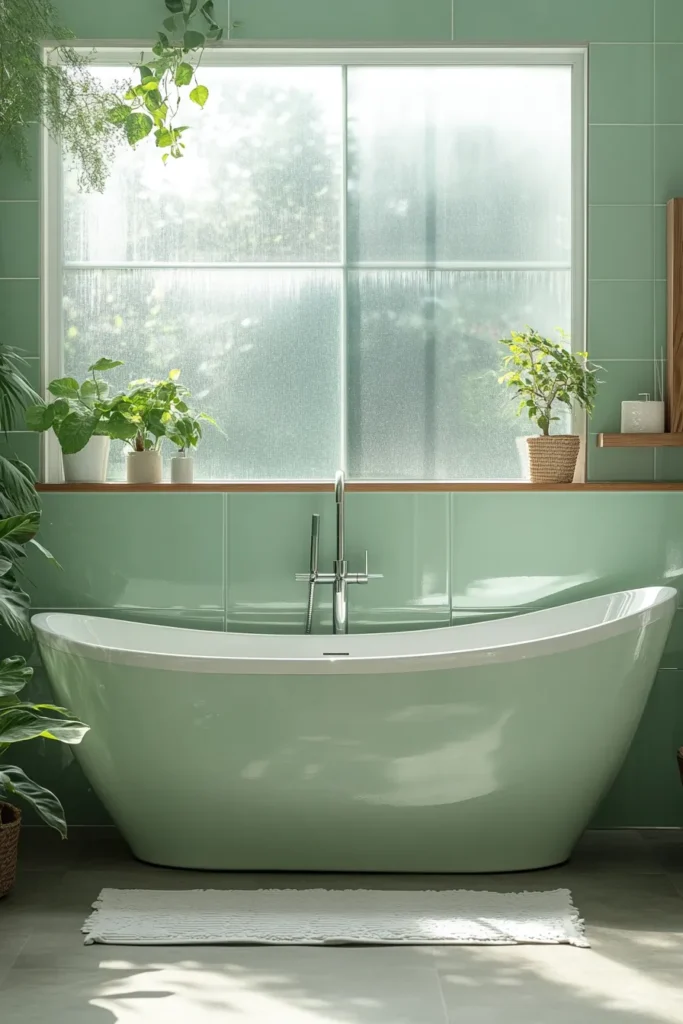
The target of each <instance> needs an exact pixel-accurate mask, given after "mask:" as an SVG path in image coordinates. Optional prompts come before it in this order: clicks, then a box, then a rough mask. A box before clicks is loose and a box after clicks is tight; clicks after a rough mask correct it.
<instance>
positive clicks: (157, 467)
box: [126, 451, 163, 484]
mask: <svg viewBox="0 0 683 1024" xmlns="http://www.w3.org/2000/svg"><path fill="white" fill-rule="evenodd" d="M162 473H163V462H162V459H161V452H158V451H146V452H128V457H127V459H126V479H127V480H128V483H129V484H160V483H161V479H162Z"/></svg>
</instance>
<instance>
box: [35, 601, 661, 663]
mask: <svg viewBox="0 0 683 1024" xmlns="http://www.w3.org/2000/svg"><path fill="white" fill-rule="evenodd" d="M645 594H648V595H649V602H648V603H647V604H645V605H644V606H641V607H639V608H636V609H634V610H632V611H627V612H626V613H625V614H623V615H620V616H617V617H614V618H612V619H610V620H608V621H596V622H594V623H591V624H589V625H587V626H584V627H583V628H579V629H574V630H569V631H565V632H555V633H550V634H548V635H542V636H540V637H532V638H529V637H526V638H523V639H520V640H519V641H515V642H512V643H509V642H508V643H498V644H496V643H495V642H494V640H495V630H496V627H498V628H500V626H501V623H504V622H509V621H511V620H515V622H516V623H520V624H521V625H522V626H524V624H525V623H527V622H529V621H530V620H532V619H533V620H534V624H537V623H539V622H541V621H542V620H543V619H544V618H546V619H548V623H549V625H550V623H552V621H553V620H557V618H558V614H559V613H561V610H562V609H568V608H572V607H577V606H583V607H586V606H588V605H590V604H591V603H592V604H594V605H595V607H596V612H597V610H598V608H599V607H600V605H601V604H602V605H603V607H605V604H604V603H605V602H606V601H608V600H609V599H613V598H619V597H622V598H628V597H630V596H634V595H641V596H642V595H645ZM677 598H678V593H677V591H676V590H674V589H673V588H671V587H661V586H660V587H643V588H634V589H633V590H623V591H615V592H614V593H612V594H605V595H602V596H600V597H592V598H586V599H584V600H583V601H574V602H570V603H569V604H565V605H556V606H554V607H552V608H544V609H539V610H537V611H532V612H526V613H522V614H521V615H516V616H505V617H504V618H502V619H501V618H497V619H492V620H486V621H483V622H479V623H474V624H469V625H455V626H454V625H450V626H437V627H432V628H428V629H420V630H402V631H386V632H375V633H362V634H350V635H349V637H346V638H344V640H346V641H347V642H348V641H351V643H352V642H353V637H354V636H355V637H377V638H381V640H382V641H385V642H386V643H387V644H390V643H391V639H392V638H395V637H397V636H400V637H406V635H407V634H409V635H410V637H411V639H413V640H415V641H417V642H419V640H420V639H421V638H424V639H427V638H428V637H431V638H432V639H433V638H434V634H435V633H439V634H441V635H444V634H445V633H453V632H455V631H458V632H461V634H462V631H464V630H468V629H469V630H471V629H472V628H474V629H475V630H479V632H480V633H481V635H482V637H485V636H486V634H487V633H488V634H490V635H491V641H490V642H489V645H488V646H479V647H473V648H466V649H461V650H446V651H444V650H439V651H429V650H428V649H425V650H423V651H419V650H417V651H411V652H409V653H392V652H391V650H390V649H388V650H387V652H386V653H384V654H381V655H368V654H364V655H343V656H340V652H339V649H337V653H336V654H334V653H329V654H328V653H324V654H321V655H320V656H318V657H315V656H309V657H287V656H285V655H281V656H279V657H267V656H264V655H263V654H262V653H261V654H258V653H256V654H254V655H253V656H244V655H243V654H233V655H231V654H229V653H226V654H224V655H216V654H208V655H206V654H201V653H196V652H195V653H190V652H181V653H169V652H163V651H158V650H155V651H153V650H136V649H127V648H125V647H121V646H103V645H102V644H101V643H93V642H88V640H86V639H80V638H79V639H75V638H73V637H70V636H65V635H64V634H61V633H59V632H58V630H57V628H56V627H58V625H59V622H60V620H62V619H63V618H68V619H69V620H70V621H73V620H77V621H80V622H82V623H88V622H96V623H97V624H99V625H100V627H101V628H104V629H107V628H108V626H109V625H113V626H114V631H119V632H121V631H123V630H124V629H125V626H126V625H130V626H132V627H134V629H135V630H136V632H137V633H139V634H141V635H142V634H144V633H145V632H149V633H150V634H153V635H154V636H155V638H156V639H158V638H160V637H163V636H164V634H166V633H168V632H169V631H173V632H175V633H182V634H185V635H188V636H190V637H193V638H197V639H199V638H201V637H204V639H206V637H207V635H209V636H211V637H216V638H218V637H220V638H222V641H223V642H224V643H226V644H227V643H229V638H230V637H231V636H239V637H240V638H245V637H249V638H252V637H253V640H254V644H255V646H256V645H257V644H258V642H259V640H260V641H262V642H263V640H272V639H274V638H278V637H285V636H287V637H288V638H289V637H291V634H276V633H242V632H240V633H236V632H234V631H232V632H231V631H222V630H220V631H219V630H201V629H188V628H185V627H178V626H169V625H152V624H149V623H141V622H136V621H133V620H127V619H120V618H117V619H113V618H108V617H106V616H99V615H88V614H82V613H73V612H67V611H59V610H55V611H51V612H39V613H37V614H36V615H34V616H32V618H31V622H32V625H33V627H34V629H35V632H36V635H37V639H38V645H39V647H40V648H41V649H42V648H43V647H47V648H50V649H52V650H54V651H58V652H61V653H66V654H70V655H76V656H79V657H82V658H86V659H89V660H92V661H101V662H107V663H109V664H116V665H126V666H130V667H133V668H140V667H144V668H148V669H152V668H154V669H161V670H164V671H172V672H187V673H190V672H191V673H197V672H198V673H202V674H213V675H216V674H221V675H270V676H272V675H360V674H363V675H377V674H386V673H396V672H401V673H403V672H423V671H438V670H444V669H461V668H462V669H465V668H472V667H475V666H478V665H489V666H492V665H495V664H504V663H506V662H512V661H520V660H523V659H531V658H538V657H545V656H548V655H552V654H559V653H560V652H565V651H569V650H575V649H578V648H582V647H587V646H591V645H593V644H596V643H599V642H601V641H602V640H606V639H608V638H609V637H613V636H617V635H620V634H624V633H628V632H631V631H633V630H635V629H641V628H642V627H643V626H644V625H645V626H647V625H648V624H651V623H653V622H655V621H658V620H661V619H664V618H667V617H668V618H669V621H670V622H671V620H672V619H673V615H674V612H675V609H676V606H677ZM482 627H485V628H484V629H482ZM463 635H464V634H463ZM297 639H300V640H306V641H308V642H314V641H317V642H318V643H321V641H323V640H324V641H325V644H324V646H331V644H332V643H338V641H339V640H340V638H339V637H337V638H334V639H333V638H332V637H331V636H330V637H329V639H328V636H327V635H321V634H317V635H315V636H312V637H305V638H304V637H298V636H297Z"/></svg>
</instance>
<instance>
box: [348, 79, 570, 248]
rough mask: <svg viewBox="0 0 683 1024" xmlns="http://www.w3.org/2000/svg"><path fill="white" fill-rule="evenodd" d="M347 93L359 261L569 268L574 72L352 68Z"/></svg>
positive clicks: (353, 236) (353, 241)
mask: <svg viewBox="0 0 683 1024" xmlns="http://www.w3.org/2000/svg"><path fill="white" fill-rule="evenodd" d="M348 88H349V103H348V108H349V231H350V234H349V253H350V255H351V258H352V259H353V260H356V261H368V260H372V261H380V260H387V261H392V262H396V261H402V260H403V261H405V260H412V261H416V260H419V261H429V262H431V261H434V260H443V261H452V260H477V261H478V260H488V261H495V262H506V261H514V260H525V261H568V260H569V255H570V249H571V70H570V69H569V68H567V67H526V68H524V67H520V68H492V67H450V68H429V67H428V68H381V67H380V68H349V72H348Z"/></svg>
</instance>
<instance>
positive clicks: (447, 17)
mask: <svg viewBox="0 0 683 1024" xmlns="http://www.w3.org/2000/svg"><path fill="white" fill-rule="evenodd" d="M232 19H233V30H232V36H233V38H235V39H306V40H317V39H319V40H332V41H337V40H339V41H342V40H351V41H357V42H363V41H366V40H383V41H387V42H391V41H394V40H395V41H401V42H421V41H425V40H444V41H450V38H451V0H423V2H422V3H420V4H417V5H416V4H414V3H413V2H412V0H344V2H343V3H321V2H320V0H308V2H306V0H298V2H297V3H293V4H285V3H283V0H232Z"/></svg>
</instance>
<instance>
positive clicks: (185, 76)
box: [175, 32, 204, 85]
mask: <svg viewBox="0 0 683 1024" xmlns="http://www.w3.org/2000/svg"><path fill="white" fill-rule="evenodd" d="M188 35H189V33H187V32H186V33H185V38H187V36H188ZM202 38H204V37H203V36H202ZM193 74H194V68H193V67H192V65H191V64H188V63H187V62H186V61H183V62H182V64H179V65H178V67H177V68H176V73H175V84H176V85H189V84H190V82H191V81H192V76H193Z"/></svg>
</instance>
